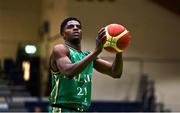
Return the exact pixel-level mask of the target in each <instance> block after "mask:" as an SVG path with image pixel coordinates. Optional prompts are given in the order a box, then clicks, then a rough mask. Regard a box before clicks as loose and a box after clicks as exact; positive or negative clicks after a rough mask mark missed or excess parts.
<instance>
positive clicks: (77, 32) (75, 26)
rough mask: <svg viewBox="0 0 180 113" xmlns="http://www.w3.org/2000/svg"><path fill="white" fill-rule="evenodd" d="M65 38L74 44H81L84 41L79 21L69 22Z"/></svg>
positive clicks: (65, 30) (65, 29)
mask: <svg viewBox="0 0 180 113" xmlns="http://www.w3.org/2000/svg"><path fill="white" fill-rule="evenodd" d="M64 38H65V41H68V42H70V43H73V44H79V43H80V41H81V39H82V31H81V25H80V23H79V22H78V21H75V20H71V21H69V22H67V25H66V26H65V28H64Z"/></svg>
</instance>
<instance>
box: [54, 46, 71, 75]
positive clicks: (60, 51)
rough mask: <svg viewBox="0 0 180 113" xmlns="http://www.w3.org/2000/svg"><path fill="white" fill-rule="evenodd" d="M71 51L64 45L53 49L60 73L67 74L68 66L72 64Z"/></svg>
mask: <svg viewBox="0 0 180 113" xmlns="http://www.w3.org/2000/svg"><path fill="white" fill-rule="evenodd" d="M68 55H69V50H68V49H67V48H66V47H65V46H64V45H62V44H60V45H57V46H55V47H54V48H53V56H54V60H55V62H56V66H57V68H58V70H59V71H60V72H63V73H64V74H66V72H67V71H66V70H67V68H68V65H70V64H72V63H71V61H70V59H69V58H68Z"/></svg>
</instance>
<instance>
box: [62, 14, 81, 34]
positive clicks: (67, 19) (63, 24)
mask: <svg viewBox="0 0 180 113" xmlns="http://www.w3.org/2000/svg"><path fill="white" fill-rule="evenodd" d="M71 20H75V21H78V22H79V23H80V24H81V21H80V20H79V19H77V18H75V17H68V18H66V19H65V20H64V21H63V22H62V23H61V26H60V33H61V35H62V34H63V31H64V28H65V26H66V24H67V23H68V22H69V21H71Z"/></svg>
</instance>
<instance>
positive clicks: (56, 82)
mask: <svg viewBox="0 0 180 113" xmlns="http://www.w3.org/2000/svg"><path fill="white" fill-rule="evenodd" d="M60 27H61V28H60V33H61V35H62V36H63V38H64V42H65V43H64V44H58V45H55V46H54V48H53V50H52V54H51V57H50V70H51V76H52V91H51V94H50V97H49V100H50V109H49V111H50V112H81V111H86V110H87V109H88V107H89V106H90V104H91V80H92V73H93V68H95V69H96V70H97V71H98V72H101V73H103V74H107V75H109V76H111V77H113V78H120V77H121V74H122V64H123V61H122V53H117V54H116V57H115V59H114V62H113V63H110V62H108V61H105V60H103V59H101V58H98V55H99V54H100V53H101V52H102V49H103V45H102V41H101V39H102V38H103V37H104V36H105V30H104V28H102V29H101V30H100V31H99V32H98V37H97V39H96V48H95V49H94V50H93V51H92V52H89V51H82V50H81V40H82V30H81V27H82V26H81V22H80V21H79V20H78V19H77V18H74V17H70V18H67V19H65V20H64V21H63V22H62V23H61V26H60Z"/></svg>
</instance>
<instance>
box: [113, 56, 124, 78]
mask: <svg viewBox="0 0 180 113" xmlns="http://www.w3.org/2000/svg"><path fill="white" fill-rule="evenodd" d="M122 69H123V59H122V53H117V54H116V58H115V60H114V62H113V64H112V73H113V75H114V76H113V77H114V78H120V77H121V75H122Z"/></svg>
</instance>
